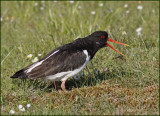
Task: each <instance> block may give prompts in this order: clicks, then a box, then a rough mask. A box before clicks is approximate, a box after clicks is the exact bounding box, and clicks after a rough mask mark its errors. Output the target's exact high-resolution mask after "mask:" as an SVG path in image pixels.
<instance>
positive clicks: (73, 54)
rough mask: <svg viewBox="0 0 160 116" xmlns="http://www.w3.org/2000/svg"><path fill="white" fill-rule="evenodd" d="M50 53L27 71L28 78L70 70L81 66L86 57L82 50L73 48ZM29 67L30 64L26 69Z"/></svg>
mask: <svg viewBox="0 0 160 116" xmlns="http://www.w3.org/2000/svg"><path fill="white" fill-rule="evenodd" d="M52 53H53V52H52ZM50 55H51V54H50ZM50 55H47V56H48V58H47V57H44V58H43V59H42V60H40V61H42V63H41V64H40V65H38V66H36V67H35V68H33V69H32V70H31V71H30V72H28V73H27V75H28V77H29V78H33V79H36V78H40V77H45V76H50V75H54V74H56V73H59V72H66V71H72V70H74V69H77V68H79V67H81V66H82V65H83V64H84V63H85V61H86V57H87V56H86V55H85V54H84V53H83V51H82V50H74V49H65V50H61V49H60V50H59V51H58V52H56V53H55V54H53V55H52V56H50ZM49 56H50V57H49ZM40 61H39V62H40ZM30 67H32V65H31V66H29V67H28V68H27V69H26V70H28V69H29V68H30ZM26 72H27V71H26Z"/></svg>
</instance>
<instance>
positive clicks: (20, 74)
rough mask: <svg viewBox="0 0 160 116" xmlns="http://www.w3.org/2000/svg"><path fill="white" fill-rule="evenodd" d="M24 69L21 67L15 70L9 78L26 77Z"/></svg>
mask: <svg viewBox="0 0 160 116" xmlns="http://www.w3.org/2000/svg"><path fill="white" fill-rule="evenodd" d="M24 71H25V70H24V69H22V70H20V71H18V72H16V73H15V74H14V75H13V76H11V77H10V78H21V79H24V78H28V76H27V74H26V73H25V72H24Z"/></svg>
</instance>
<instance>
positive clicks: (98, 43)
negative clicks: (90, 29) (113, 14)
mask: <svg viewBox="0 0 160 116" xmlns="http://www.w3.org/2000/svg"><path fill="white" fill-rule="evenodd" d="M88 38H89V39H90V41H92V43H93V44H94V46H95V47H97V48H99V49H100V48H103V47H107V46H109V47H110V48H112V49H113V50H115V51H116V52H118V53H119V54H121V55H123V54H122V53H121V52H119V51H118V50H117V49H115V48H114V47H112V46H111V45H110V44H108V41H110V42H114V43H118V44H121V45H125V46H128V45H127V44H124V43H121V42H117V41H114V40H112V39H110V38H109V37H108V33H107V32H105V31H96V32H94V33H92V34H91V35H89V36H88Z"/></svg>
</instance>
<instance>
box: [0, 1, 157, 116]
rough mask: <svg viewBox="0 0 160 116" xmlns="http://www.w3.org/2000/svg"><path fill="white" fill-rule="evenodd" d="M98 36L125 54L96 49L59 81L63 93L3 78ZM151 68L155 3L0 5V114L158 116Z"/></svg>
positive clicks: (154, 46)
mask: <svg viewBox="0 0 160 116" xmlns="http://www.w3.org/2000/svg"><path fill="white" fill-rule="evenodd" d="M101 3H103V6H102V4H101ZM100 4H101V5H100ZM125 4H128V7H126V8H125V7H124V5H125ZM138 5H141V6H142V7H143V9H142V10H140V9H137V6H138ZM93 11H95V12H93ZM126 11H127V12H126ZM138 28H142V30H141V31H140V35H137V32H136V29H138ZM98 30H104V31H107V32H108V33H109V37H110V38H112V39H113V40H116V41H119V42H123V43H126V44H128V45H129V47H126V46H122V45H117V44H115V43H110V44H111V45H112V46H114V47H115V48H116V49H118V50H119V51H120V52H122V53H123V54H125V56H120V55H119V54H118V53H117V52H115V51H113V50H112V49H111V48H109V47H107V48H103V49H101V50H99V51H98V52H97V54H96V55H95V57H94V58H93V60H92V61H91V62H90V63H89V64H88V65H87V67H86V68H85V69H84V70H83V71H82V72H83V73H84V76H81V77H80V78H79V79H74V78H71V79H69V80H68V81H67V82H66V85H67V88H68V92H67V93H59V92H58V91H56V90H55V88H54V86H53V83H51V82H43V81H42V80H29V79H27V80H20V79H14V80H13V79H11V78H10V76H12V75H13V74H14V73H15V72H16V71H18V70H20V69H22V68H24V67H25V66H27V65H29V64H31V63H32V60H33V59H34V58H35V57H38V59H40V58H42V57H43V56H45V55H46V54H47V53H49V52H50V51H51V50H53V49H55V48H56V47H58V46H61V45H64V44H67V43H69V42H72V41H73V40H75V39H76V38H81V37H85V36H87V35H89V34H91V33H92V32H94V31H98ZM125 32H126V34H125ZM29 54H33V56H32V58H31V59H28V58H27V56H28V55H29ZM38 54H42V56H38ZM158 69H159V2H158V1H157V2H156V1H154V2H152V1H148V2H146V1H144V2H138V1H137V2H135V1H130V2H129V1H121V2H117V1H115V2H112V1H107V2H105V1H103V2H101V1H94V2H89V1H86V2H83V1H79V2H74V3H70V2H66V1H63V2H60V1H58V2H53V1H48V2H40V1H36V2H35V1H28V2H25V1H19V2H11V1H2V2H1V114H2V115H4V114H9V112H10V110H14V111H15V114H16V115H36V114H37V115H38V114H39V115H53V114H54V115H56V114H63V115H64V114H71V115H76V114H77V115H81V114H83V115H85V114H95V115H104V114H105V115H115V114H125V115H127V114H133V115H135V114H136V115H138V114H143V115H144V114H149V115H158V114H159V70H158ZM80 74H81V73H80ZM20 104H21V105H23V106H24V107H25V111H24V112H22V111H20V110H19V109H18V106H19V105H20ZM27 104H31V107H30V108H27V107H26V105H27Z"/></svg>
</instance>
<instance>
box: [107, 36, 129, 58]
mask: <svg viewBox="0 0 160 116" xmlns="http://www.w3.org/2000/svg"><path fill="white" fill-rule="evenodd" d="M108 41H110V42H114V43H118V44H121V45H125V46H128V45H127V44H124V43H121V42H118V41H114V40H112V39H110V38H108ZM106 46H109V47H110V48H112V49H113V50H115V51H116V52H118V53H119V54H121V55H124V54H122V53H121V52H119V51H118V50H117V49H115V48H114V47H112V46H111V45H109V44H108V43H106Z"/></svg>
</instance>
